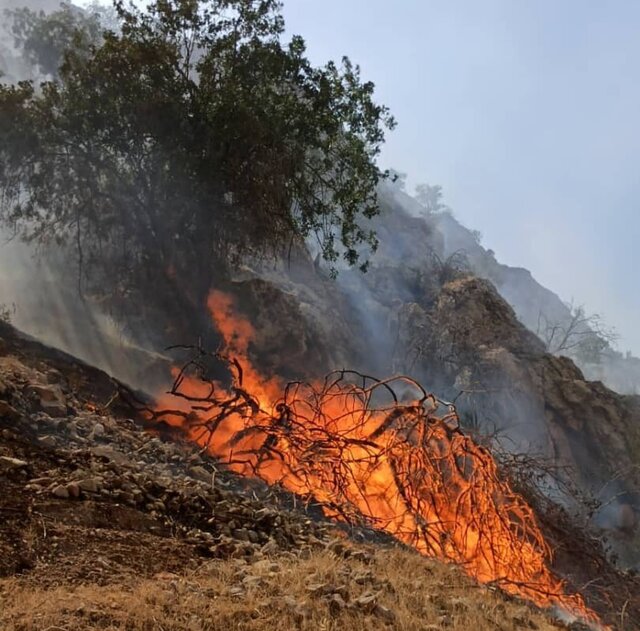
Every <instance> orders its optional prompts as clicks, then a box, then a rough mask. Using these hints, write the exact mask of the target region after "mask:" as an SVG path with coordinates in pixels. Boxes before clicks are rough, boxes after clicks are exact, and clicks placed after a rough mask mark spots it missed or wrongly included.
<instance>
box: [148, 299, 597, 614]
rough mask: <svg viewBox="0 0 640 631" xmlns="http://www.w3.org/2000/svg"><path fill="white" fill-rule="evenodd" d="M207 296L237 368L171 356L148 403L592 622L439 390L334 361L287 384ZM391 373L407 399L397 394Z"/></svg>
mask: <svg viewBox="0 0 640 631" xmlns="http://www.w3.org/2000/svg"><path fill="white" fill-rule="evenodd" d="M208 308H209V310H210V312H211V315H212V317H213V320H214V322H215V324H216V326H217V328H218V330H219V331H220V333H221V334H222V336H223V339H224V343H225V344H224V351H225V353H227V354H229V355H230V356H231V355H232V356H235V357H236V358H237V362H236V363H235V364H233V366H235V379H234V382H233V384H232V386H230V387H228V388H223V387H222V386H221V385H220V384H206V383H205V382H203V381H202V380H200V379H199V378H196V377H193V376H188V375H185V374H183V373H182V372H181V371H178V370H176V372H175V376H176V378H177V380H176V384H175V386H174V390H173V391H172V393H167V394H165V395H162V396H161V397H160V398H159V399H158V402H157V410H158V413H157V417H162V418H163V419H164V420H166V421H167V422H169V423H170V424H172V425H175V426H178V427H181V428H182V429H183V430H184V431H185V433H186V434H187V436H188V437H189V438H190V439H191V440H194V441H196V442H197V443H199V444H200V445H202V446H203V447H206V448H207V449H208V451H209V452H210V453H211V454H213V455H215V456H217V457H218V458H220V459H221V460H222V461H223V462H225V463H226V464H227V465H228V466H229V468H231V469H232V470H234V471H236V472H238V473H241V474H243V475H249V476H257V477H260V478H262V479H263V480H265V481H266V482H268V483H270V484H273V483H276V482H278V483H280V484H282V486H283V487H285V488H286V489H288V490H289V491H291V492H293V493H297V494H299V495H301V496H304V497H308V498H310V499H313V500H314V501H316V502H318V503H319V504H320V505H321V506H322V507H323V510H324V511H325V514H326V515H327V516H329V517H331V518H334V519H338V520H345V521H353V520H360V521H364V522H366V523H368V524H370V525H372V526H374V527H375V528H378V529H380V530H384V531H386V532H388V533H390V534H392V535H393V536H394V537H396V538H397V539H398V540H400V541H402V542H403V543H405V544H408V545H410V546H413V547H414V548H415V549H416V550H418V551H419V552H420V553H422V554H424V555H427V556H432V557H437V558H439V559H442V560H444V561H447V562H453V563H457V564H460V565H461V566H463V567H464V569H465V570H466V571H467V573H468V574H470V575H471V576H473V577H475V578H477V579H478V580H479V581H481V582H484V583H494V584H497V585H498V586H500V587H501V588H502V589H504V590H505V591H507V592H509V593H511V594H514V595H517V596H522V597H525V598H527V599H529V600H531V601H533V602H534V603H536V604H537V605H539V606H542V607H550V606H558V607H560V608H561V609H563V610H565V611H568V612H570V613H571V614H573V615H575V616H577V617H579V618H581V619H583V620H584V621H587V622H590V623H594V624H598V618H597V616H596V614H595V613H593V612H591V611H590V610H589V609H588V608H587V607H586V606H585V604H584V601H583V599H582V598H581V596H580V595H578V594H567V593H566V592H565V587H564V584H563V582H562V581H561V580H560V579H559V578H557V577H556V576H554V574H553V573H552V572H551V570H550V569H549V562H550V560H551V556H552V555H551V552H552V551H551V549H550V547H549V545H548V544H547V542H546V541H545V539H544V537H543V535H542V533H541V531H540V528H539V526H538V524H537V521H536V518H535V515H534V513H533V510H532V509H531V507H530V506H529V505H528V504H527V503H526V501H525V500H524V499H523V498H522V497H521V496H519V495H518V494H517V493H515V492H514V491H513V490H512V489H511V488H510V486H509V484H508V483H507V482H505V481H504V480H502V479H501V478H500V476H499V474H498V470H497V465H496V462H495V460H494V459H493V457H492V456H491V454H490V452H489V451H487V450H486V449H484V448H482V447H480V446H478V445H477V444H475V443H474V442H473V440H472V439H471V438H469V437H468V436H465V435H464V434H462V433H461V432H460V431H459V430H457V416H456V415H455V410H453V409H452V408H449V409H446V410H445V413H444V415H436V412H437V411H438V410H439V409H440V408H441V407H442V404H439V403H438V401H437V400H436V399H435V398H434V397H433V396H432V395H428V394H427V393H425V392H424V391H422V390H421V388H420V387H419V386H418V384H416V383H415V382H412V381H410V380H407V379H404V378H394V379H391V380H388V381H385V382H379V381H376V380H373V379H371V378H368V377H362V376H361V375H356V373H349V372H347V371H342V372H336V373H334V374H333V375H330V376H329V377H327V378H326V379H325V380H324V381H323V382H317V383H314V384H302V383H294V384H289V385H287V386H285V385H284V384H282V383H281V382H280V380H278V379H277V378H276V377H265V376H264V375H261V374H260V373H259V372H258V371H257V370H256V369H255V367H254V366H253V365H252V363H251V361H250V360H249V357H248V352H249V346H250V344H251V341H252V340H253V339H254V336H255V332H254V329H253V327H252V326H251V324H250V323H249V322H248V321H247V320H246V319H245V318H243V317H241V316H238V315H237V314H236V313H235V309H234V302H233V300H232V298H231V297H229V296H228V295H226V294H224V293H222V292H219V291H213V292H212V293H211V295H210V296H209V300H208ZM398 387H400V388H403V387H404V389H405V390H413V394H414V396H413V399H412V400H410V401H408V402H406V401H400V400H399V399H398V398H397V396H396V395H395V391H396V390H398ZM418 395H420V396H418ZM167 410H172V411H167Z"/></svg>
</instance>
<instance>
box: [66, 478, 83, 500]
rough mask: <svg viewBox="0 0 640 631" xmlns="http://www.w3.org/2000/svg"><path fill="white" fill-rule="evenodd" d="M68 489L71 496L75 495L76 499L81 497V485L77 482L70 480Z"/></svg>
mask: <svg viewBox="0 0 640 631" xmlns="http://www.w3.org/2000/svg"><path fill="white" fill-rule="evenodd" d="M66 489H67V493H68V494H69V497H73V498H75V499H77V498H79V497H80V486H79V485H78V484H77V483H76V482H69V484H67V486H66Z"/></svg>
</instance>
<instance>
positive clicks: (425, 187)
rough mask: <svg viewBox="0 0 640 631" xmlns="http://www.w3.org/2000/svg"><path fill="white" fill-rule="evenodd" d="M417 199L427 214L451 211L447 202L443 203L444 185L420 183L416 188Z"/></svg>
mask: <svg viewBox="0 0 640 631" xmlns="http://www.w3.org/2000/svg"><path fill="white" fill-rule="evenodd" d="M415 198H416V200H417V201H418V202H419V203H420V204H421V205H422V206H423V207H424V209H425V211H426V212H427V214H430V215H431V214H434V213H441V212H445V211H450V209H449V207H448V206H447V205H446V204H443V203H442V186H440V185H438V184H436V185H434V186H431V185H429V184H418V186H416V189H415Z"/></svg>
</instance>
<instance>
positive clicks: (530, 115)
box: [285, 0, 640, 354]
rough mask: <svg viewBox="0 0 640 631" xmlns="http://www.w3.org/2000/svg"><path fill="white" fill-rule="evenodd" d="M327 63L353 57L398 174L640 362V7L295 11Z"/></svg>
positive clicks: (484, 4) (352, 0)
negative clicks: (372, 90) (613, 332)
mask: <svg viewBox="0 0 640 631" xmlns="http://www.w3.org/2000/svg"><path fill="white" fill-rule="evenodd" d="M285 16H286V19H287V24H288V28H289V30H290V31H291V32H296V33H300V34H301V35H303V36H304V37H305V38H306V40H307V44H308V47H309V53H310V56H311V58H312V59H313V61H314V62H316V63H320V62H324V61H326V60H328V59H330V58H334V59H336V60H337V59H339V58H340V57H341V56H342V55H343V54H347V55H349V56H350V57H351V58H352V60H354V61H357V62H358V63H359V64H360V65H361V66H362V70H363V75H364V76H365V77H366V78H367V79H370V80H372V81H374V82H375V83H376V86H377V95H378V100H380V101H381V102H384V103H386V104H387V105H389V106H390V107H391V109H392V111H393V113H394V115H395V116H396V118H397V120H398V123H399V124H398V128H397V129H396V130H395V131H394V132H393V133H392V134H391V135H390V136H389V139H388V142H387V146H386V148H385V150H384V153H383V158H382V163H383V166H385V167H394V168H396V169H397V170H399V171H403V172H406V173H408V174H409V184H410V187H409V188H410V189H412V188H413V186H414V185H415V184H416V183H419V182H429V183H431V184H441V185H442V186H443V188H444V193H445V201H446V202H447V203H448V204H449V205H450V206H451V207H452V208H453V210H454V213H455V215H456V216H457V217H458V218H459V219H460V220H461V221H462V223H464V224H465V225H467V226H468V227H470V228H476V229H479V230H480V231H481V232H482V234H483V244H484V245H485V246H486V247H489V248H492V249H493V250H495V252H496V255H497V257H498V259H499V260H500V261H502V262H504V263H507V264H509V265H517V266H522V267H527V268H528V269H530V270H531V271H532V272H533V274H534V276H535V277H536V278H537V279H538V280H539V281H540V282H541V283H542V284H544V285H546V286H547V287H549V288H550V289H552V290H554V291H556V292H557V293H558V294H559V295H560V296H561V297H562V298H563V299H564V300H570V299H571V298H574V299H575V301H576V302H578V303H584V304H585V305H586V307H587V309H588V310H590V311H595V312H599V313H601V314H602V315H603V316H604V317H605V319H606V321H607V322H608V323H609V324H610V325H612V326H615V328H616V329H617V330H618V332H619V333H620V334H621V338H622V339H621V340H620V342H619V345H618V346H619V348H620V350H626V349H631V350H633V351H634V353H636V354H640V329H639V328H638V327H637V326H636V321H637V318H638V315H639V314H640V281H639V274H640V271H639V270H638V268H640V212H639V211H640V1H639V0H627V1H623V0H607V1H605V0H597V1H596V0H495V1H494V0H482V1H479V0H438V1H435V0H396V1H395V2H390V1H389V0H384V1H383V0H285Z"/></svg>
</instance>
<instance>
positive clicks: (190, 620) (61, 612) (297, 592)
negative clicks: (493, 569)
mask: <svg viewBox="0 0 640 631" xmlns="http://www.w3.org/2000/svg"><path fill="white" fill-rule="evenodd" d="M363 556H364V558H361V559H359V558H358V554H357V553H356V555H355V558H354V557H353V556H352V557H350V558H348V559H344V558H341V557H337V556H335V555H334V554H332V553H331V552H329V551H322V552H319V553H316V554H313V555H311V556H309V557H308V558H306V559H305V558H300V556H296V555H291V554H289V555H287V554H285V555H283V554H280V555H278V556H275V557H272V558H265V559H263V560H261V561H258V562H257V563H254V564H251V565H250V564H248V563H247V562H246V561H244V560H238V559H229V560H224V561H217V560H216V561H208V562H206V563H204V564H203V565H202V566H201V567H200V568H199V569H198V570H196V571H194V572H191V573H189V574H184V575H182V576H178V575H173V574H161V575H157V576H156V577H155V578H154V579H152V580H150V579H144V580H139V581H138V582H135V581H134V580H133V579H132V578H131V577H126V578H123V581H122V582H117V581H116V582H112V583H110V584H108V585H106V586H99V585H95V584H86V585H82V586H79V587H70V586H65V585H59V586H58V587H55V588H53V589H49V590H44V589H38V588H34V587H33V586H32V585H30V584H28V583H27V582H25V581H21V579H20V578H12V579H4V580H1V581H0V628H1V629H2V630H3V631H35V630H37V631H81V630H87V631H94V630H96V631H97V630H98V629H99V630H100V631H116V630H117V631H124V630H126V631H218V630H220V631H223V630H224V631H227V630H231V629H243V630H247V631H249V630H250V631H266V630H271V629H279V630H280V631H285V630H287V629H301V630H302V629H303V630H309V631H311V630H313V631H318V630H324V631H334V630H335V631H338V630H339V631H356V630H362V629H384V628H389V629H398V630H403V631H413V630H418V629H420V630H432V631H435V630H436V629H447V630H448V631H485V630H486V631H488V630H491V631H495V630H496V629H500V630H504V631H509V630H513V631H515V630H522V629H539V630H541V631H545V630H551V629H557V628H558V626H557V625H556V624H554V623H552V622H551V621H550V620H549V618H548V617H547V616H545V615H544V614H542V613H540V612H538V611H535V610H533V609H531V608H530V607H529V606H527V605H526V604H523V603H521V602H518V601H515V600H511V599H508V598H506V597H505V596H503V595H502V594H500V593H499V592H496V591H492V590H490V589H488V588H486V587H481V586H478V585H477V584H475V583H473V582H472V581H470V580H469V579H467V578H466V577H464V576H463V575H462V573H461V572H460V571H459V570H458V569H457V568H454V567H451V566H445V565H442V564H440V563H437V562H435V561H430V560H428V559H424V558H422V557H419V556H418V555H417V554H414V553H412V552H409V551H405V550H399V549H378V550H377V551H376V552H375V553H374V554H373V555H372V556H371V557H370V558H368V557H367V556H366V555H363ZM372 597H374V598H372Z"/></svg>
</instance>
